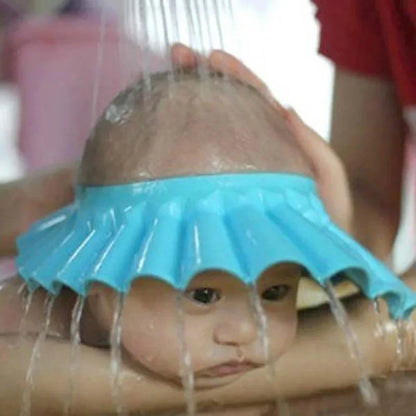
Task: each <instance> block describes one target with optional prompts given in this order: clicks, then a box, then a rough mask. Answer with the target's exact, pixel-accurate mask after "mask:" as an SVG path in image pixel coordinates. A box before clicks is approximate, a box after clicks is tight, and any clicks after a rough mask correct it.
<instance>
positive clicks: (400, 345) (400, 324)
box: [394, 319, 406, 370]
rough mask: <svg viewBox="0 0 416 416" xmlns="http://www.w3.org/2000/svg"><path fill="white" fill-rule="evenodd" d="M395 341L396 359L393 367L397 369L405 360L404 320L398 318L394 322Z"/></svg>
mask: <svg viewBox="0 0 416 416" xmlns="http://www.w3.org/2000/svg"><path fill="white" fill-rule="evenodd" d="M395 327H396V333H397V343H396V360H395V363H394V369H395V370H399V369H400V368H401V367H402V365H403V363H404V361H405V355H406V351H405V342H406V322H405V321H404V320H403V319H399V320H397V321H396V322H395Z"/></svg>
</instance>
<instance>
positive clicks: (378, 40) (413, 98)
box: [312, 0, 416, 271]
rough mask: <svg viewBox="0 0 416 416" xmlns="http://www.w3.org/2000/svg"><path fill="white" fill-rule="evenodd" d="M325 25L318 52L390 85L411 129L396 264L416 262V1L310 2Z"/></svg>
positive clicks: (400, 267) (351, 0) (326, 0)
mask: <svg viewBox="0 0 416 416" xmlns="http://www.w3.org/2000/svg"><path fill="white" fill-rule="evenodd" d="M312 1H313V2H314V3H315V4H316V5H317V7H318V10H317V18H318V20H319V22H320V23H321V42H320V47H319V51H320V52H321V53H322V54H323V55H325V56H327V57H328V58H329V59H331V60H332V61H333V62H334V63H335V64H336V65H337V66H339V67H342V68H346V69H348V70H351V71H355V72H359V73H361V74H366V75H370V76H376V77H383V78H388V79H390V80H392V82H393V83H394V84H395V86H396V90H397V95H398V97H399V100H400V102H401V104H402V106H403V113H404V117H405V119H406V121H407V123H408V126H409V133H410V136H411V137H412V136H413V139H414V140H410V141H409V142H408V145H409V146H408V152H407V156H406V169H405V173H406V174H405V188H404V189H405V194H407V193H409V195H410V196H409V199H408V200H407V201H406V202H405V203H404V205H403V206H404V209H405V211H403V217H402V225H401V228H400V230H399V235H398V239H397V241H396V250H395V252H394V253H393V264H394V265H395V266H396V268H397V270H399V271H403V270H405V269H406V268H407V267H408V266H409V265H411V264H412V262H414V261H416V251H415V249H414V247H416V215H415V213H416V198H415V195H416V0H312Z"/></svg>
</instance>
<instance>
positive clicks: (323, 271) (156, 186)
mask: <svg viewBox="0 0 416 416" xmlns="http://www.w3.org/2000/svg"><path fill="white" fill-rule="evenodd" d="M18 250H19V255H18V258H17V264H18V268H19V272H20V274H21V276H22V277H23V278H24V279H25V280H26V282H27V284H28V286H29V288H30V289H31V290H34V289H35V288H37V287H43V288H44V289H46V290H47V291H49V292H51V293H53V294H58V293H59V292H60V290H61V288H62V286H67V287H69V288H71V289H72V290H74V291H75V292H77V293H78V294H80V295H83V296H85V295H86V294H87V293H88V289H89V286H90V285H91V284H92V283H94V282H100V283H104V284H106V285H108V286H110V287H112V288H114V289H115V290H116V291H119V292H123V293H126V292H128V291H129V288H130V286H131V283H132V281H134V280H135V279H140V278H141V277H144V276H146V277H149V276H151V277H155V278H157V279H160V280H163V281H165V282H167V283H168V284H170V285H172V286H173V287H175V288H177V289H180V290H183V289H185V288H186V287H187V285H188V283H189V282H190V280H191V279H192V278H193V277H194V276H195V275H196V274H197V273H200V272H203V271H206V270H212V269H218V270H223V271H226V272H229V273H231V274H233V275H235V276H236V277H238V278H239V279H240V280H242V281H243V282H244V283H246V284H251V283H254V282H255V281H256V279H257V278H258V277H259V276H260V275H261V274H262V273H263V272H264V271H265V270H266V269H267V268H269V267H270V266H272V265H275V264H278V263H281V262H293V263H298V264H300V265H302V266H303V267H305V268H306V269H307V270H308V272H309V274H310V276H311V278H312V279H314V280H315V281H316V282H318V283H319V284H320V285H324V284H325V283H326V282H327V281H328V280H330V279H331V278H333V277H334V276H339V274H340V273H342V274H343V275H344V276H347V278H348V279H350V280H351V281H352V282H353V283H355V284H356V285H357V286H359V287H360V288H361V290H362V291H363V293H364V294H365V295H366V296H367V297H368V298H371V299H374V298H378V297H383V298H384V299H385V300H386V301H387V303H388V305H389V309H390V314H391V316H392V317H393V318H396V319H397V318H403V317H407V316H408V315H409V314H410V313H411V311H412V310H413V308H415V306H416V295H415V294H414V293H413V291H411V290H410V289H409V288H408V287H407V286H406V285H405V284H404V283H403V282H402V281H401V280H399V279H398V278H397V277H396V276H395V275H394V274H393V273H392V272H391V271H390V270H389V269H388V268H387V267H386V266H384V265H383V264H382V263H381V262H379V261H378V260H377V259H375V258H374V257H373V256H372V255H371V254H370V253H369V252H368V251H367V250H365V249H364V248H363V247H362V246H360V245H359V244H358V243H357V242H355V241H354V240H353V239H352V238H351V237H350V236H349V235H347V234H346V233H345V232H343V231H342V230H341V229H340V228H338V227H337V226H336V225H335V224H334V223H333V222H332V221H331V219H330V218H329V216H328V214H327V212H326V211H325V208H324V206H323V204H322V202H321V200H320V198H319V196H318V193H317V189H316V184H315V182H314V181H313V180H312V179H311V178H309V177H306V176H302V175H296V174H282V173H240V174H220V175H203V176H190V177H177V178H167V179H158V180H151V181H146V182H138V183H131V184H122V185H113V186H92V187H88V186H81V187H78V188H77V190H76V199H75V202H74V203H73V204H72V205H69V206H67V207H65V208H63V209H61V210H60V211H58V212H55V213H54V214H52V215H50V216H49V217H47V218H45V219H43V220H40V221H39V222H37V223H35V224H34V225H33V226H32V227H31V228H30V229H29V231H28V232H27V233H26V234H24V235H22V236H20V237H19V239H18Z"/></svg>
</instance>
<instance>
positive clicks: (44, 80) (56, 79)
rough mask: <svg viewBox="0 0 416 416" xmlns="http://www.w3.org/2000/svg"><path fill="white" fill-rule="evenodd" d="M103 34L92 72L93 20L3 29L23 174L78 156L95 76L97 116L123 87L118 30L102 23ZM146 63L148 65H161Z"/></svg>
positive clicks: (94, 52)
mask: <svg viewBox="0 0 416 416" xmlns="http://www.w3.org/2000/svg"><path fill="white" fill-rule="evenodd" d="M104 33H105V37H104V47H103V59H102V65H101V68H100V70H99V71H98V68H97V63H98V43H99V38H100V24H99V22H97V21H95V20H86V19H81V18H74V17H65V18H58V19H53V20H26V21H22V22H20V23H18V24H17V25H16V26H14V27H12V28H11V30H10V31H9V32H8V35H7V36H6V48H5V51H6V52H5V53H6V62H7V63H8V68H7V69H8V74H9V76H10V77H11V79H12V80H14V81H15V82H16V83H17V85H18V88H19V92H20V96H21V130H20V139H19V147H20V150H21V152H22V154H23V157H24V159H25V162H26V163H27V170H28V172H31V171H33V170H36V169H39V168H47V167H51V166H55V165H57V164H62V163H69V162H73V161H74V160H76V159H78V158H79V157H80V154H81V151H82V147H83V145H84V142H85V140H86V138H87V136H88V133H89V130H90V129H91V127H92V124H93V117H92V107H93V85H94V80H95V79H96V78H97V76H99V80H100V82H99V88H98V100H97V113H96V114H97V115H99V114H100V113H101V112H102V110H103V109H104V107H105V105H106V104H107V103H108V102H109V101H110V99H111V98H112V97H113V96H114V95H115V94H116V93H117V91H118V90H120V88H121V86H122V85H123V83H122V77H121V60H120V43H121V42H120V40H119V35H118V31H117V30H115V28H114V27H113V28H111V27H109V25H107V26H106V29H105V32H104ZM130 46H131V45H130ZM124 50H125V49H124ZM131 53H135V54H136V55H135V57H136V56H137V59H134V61H135V63H137V68H138V69H137V76H138V75H139V71H140V65H139V53H138V48H137V47H134V51H133V50H132V52H131ZM152 61H154V62H153V67H157V66H158V65H159V66H161V64H160V62H158V61H157V59H152ZM159 61H160V60H159Z"/></svg>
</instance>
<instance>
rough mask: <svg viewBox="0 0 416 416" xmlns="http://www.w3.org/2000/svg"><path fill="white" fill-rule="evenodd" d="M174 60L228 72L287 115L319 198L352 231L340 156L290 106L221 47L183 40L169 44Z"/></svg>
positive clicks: (331, 214) (287, 120) (349, 200)
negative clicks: (204, 50) (200, 48)
mask: <svg viewBox="0 0 416 416" xmlns="http://www.w3.org/2000/svg"><path fill="white" fill-rule="evenodd" d="M172 60H173V64H174V65H175V66H177V67H182V68H185V69H192V68H196V67H197V66H198V65H206V66H207V67H208V68H209V69H210V70H212V71H218V72H222V73H226V74H229V75H231V76H232V77H234V78H237V79H238V80H240V81H241V82H244V83H245V84H248V85H250V86H252V87H254V88H256V89H257V90H258V91H259V92H260V93H261V94H263V96H264V97H265V98H266V99H268V100H269V101H270V102H271V104H272V105H273V106H274V108H275V109H276V111H277V113H278V114H280V115H281V116H283V117H284V118H285V119H286V122H287V126H288V128H289V129H290V130H291V132H292V134H293V136H294V138H295V139H296V141H297V143H298V145H299V147H300V148H301V149H302V151H303V152H304V154H305V156H306V157H307V159H308V160H309V163H310V165H311V167H312V170H313V173H314V176H315V180H316V182H317V185H318V190H319V193H320V195H321V198H322V200H323V202H324V204H325V206H326V209H327V210H328V213H329V214H330V216H331V218H332V219H333V221H334V222H335V223H337V224H338V225H339V226H340V227H341V228H343V229H344V230H346V231H348V232H351V231H352V216H353V215H352V214H353V213H352V201H351V194H350V189H349V186H348V181H347V176H346V173H345V169H344V167H343V164H342V163H341V160H340V159H339V158H338V156H337V155H336V154H335V153H334V152H333V150H332V149H331V147H330V146H329V145H328V144H327V143H326V142H325V141H324V140H323V139H322V138H321V137H320V136H319V135H318V134H317V133H316V132H315V131H313V130H312V129H311V128H310V127H308V126H307V125H306V124H305V123H304V122H303V121H302V120H301V118H300V117H299V116H298V115H297V114H296V112H295V111H294V110H293V109H289V110H287V109H285V108H284V107H283V106H282V105H281V104H280V103H279V102H278V101H276V100H275V99H274V98H273V97H272V94H271V93H270V90H269V89H268V88H267V86H266V84H265V83H264V82H263V81H262V80H261V79H260V78H259V77H258V76H257V75H255V74H254V73H253V72H252V71H251V70H250V69H249V68H247V67H246V66H245V65H244V64H243V63H242V62H241V61H239V60H238V59H237V58H235V57H234V56H232V55H230V54H228V53H226V52H224V51H218V50H215V51H212V52H211V53H210V54H209V55H208V57H203V56H202V55H200V54H198V53H196V52H195V51H193V50H192V49H190V48H188V47H187V46H185V45H182V44H175V45H173V47H172Z"/></svg>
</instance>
